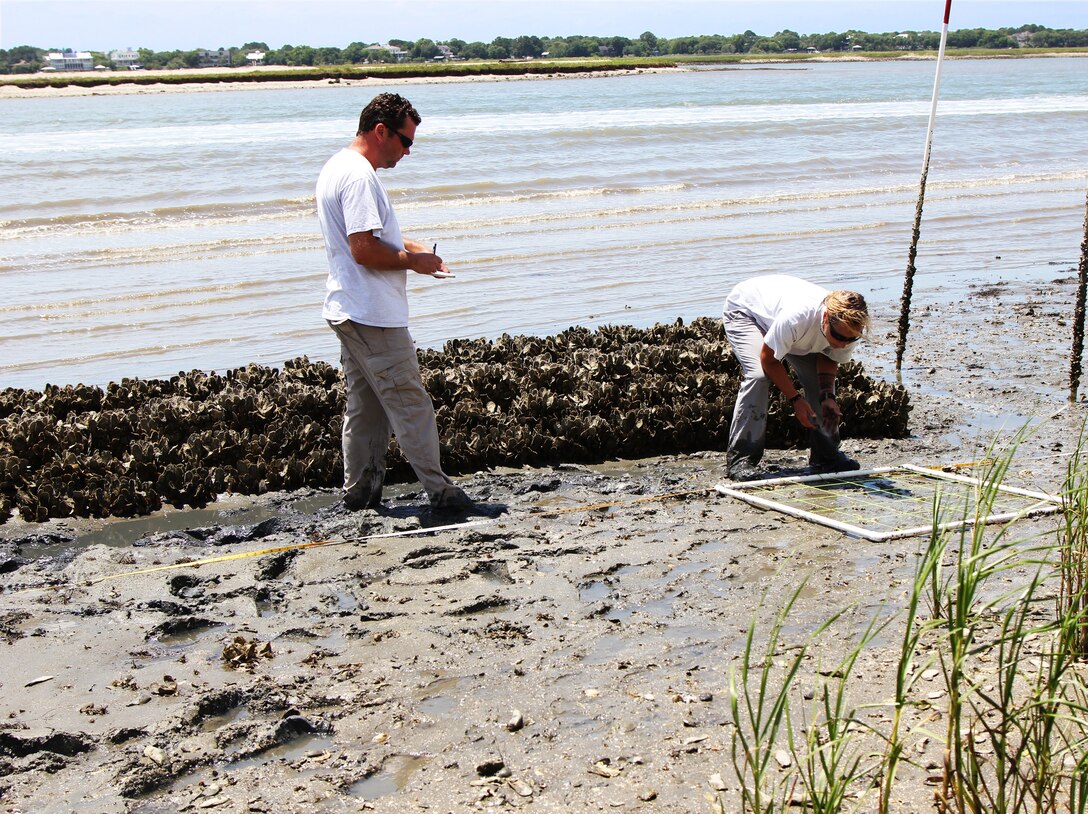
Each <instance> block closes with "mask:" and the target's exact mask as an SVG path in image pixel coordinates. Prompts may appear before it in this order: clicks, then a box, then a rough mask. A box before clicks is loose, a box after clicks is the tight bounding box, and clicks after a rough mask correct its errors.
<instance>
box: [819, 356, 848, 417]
mask: <svg viewBox="0 0 1088 814" xmlns="http://www.w3.org/2000/svg"><path fill="white" fill-rule="evenodd" d="M838 373H839V363H838V362H836V361H835V360H834V359H831V358H830V357H827V356H824V355H823V354H822V353H821V354H819V355H818V356H817V357H816V382H817V383H818V384H819V386H820V412H821V413H823V415H822V416H821V419H822V421H823V425H824V429H825V430H826V431H827V432H835V431H836V430H837V429H838V428H839V424H840V423H841V422H842V410H840V409H839V402H838V401H837V400H836V399H835V377H836V376H837V375H838Z"/></svg>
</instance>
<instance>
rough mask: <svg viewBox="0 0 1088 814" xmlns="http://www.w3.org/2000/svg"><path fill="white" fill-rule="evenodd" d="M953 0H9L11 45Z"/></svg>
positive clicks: (774, 23) (541, 24)
mask: <svg viewBox="0 0 1088 814" xmlns="http://www.w3.org/2000/svg"><path fill="white" fill-rule="evenodd" d="M944 6H945V0H865V1H864V2H861V1H860V0H745V2H739V0H350V1H348V0H0V48H11V47H12V46H15V45H33V46H37V47H39V48H71V49H73V50H77V51H110V50H112V49H114V48H125V47H133V48H150V49H152V50H155V51H172V50H175V49H178V50H183V51H187V50H192V49H194V48H220V47H232V46H238V45H242V44H244V43H248V42H263V43H266V44H267V45H268V46H270V47H272V48H279V47H281V46H283V45H312V46H314V47H320V46H336V47H339V48H343V47H344V46H346V45H348V44H349V43H350V42H355V41H358V42H365V43H372V42H386V41H388V40H389V39H390V38H393V39H402V40H417V39H420V38H423V37H426V38H428V39H432V40H435V41H439V42H441V41H444V40H448V39H453V38H457V39H462V40H465V41H468V42H472V41H476V40H479V41H482V42H490V41H491V40H493V39H494V38H495V37H500V36H501V37H516V36H518V35H521V34H532V35H536V36H541V37H543V36H570V35H574V34H586V35H597V36H624V37H631V38H634V37H638V36H639V35H640V34H642V33H643V32H644V31H652V32H653V33H654V34H656V35H657V36H658V37H670V38H671V37H680V36H688V35H697V34H724V35H729V34H738V33H741V32H743V31H745V30H749V29H750V30H752V31H754V32H755V33H756V34H761V35H771V34H774V33H776V32H778V31H781V30H783V29H786V28H788V29H791V30H793V31H796V32H798V33H799V34H813V33H827V32H829V31H837V32H838V31H846V30H849V29H856V30H859V31H868V32H873V33H879V32H886V31H905V30H912V31H923V30H928V31H939V30H940V28H941V23H942V20H943V17H944ZM1025 23H1037V24H1039V25H1045V26H1047V27H1049V28H1075V29H1088V2H1086V0H952V7H951V15H950V19H949V29H951V30H955V29H957V28H1002V27H1007V26H1019V25H1023V24H1025Z"/></svg>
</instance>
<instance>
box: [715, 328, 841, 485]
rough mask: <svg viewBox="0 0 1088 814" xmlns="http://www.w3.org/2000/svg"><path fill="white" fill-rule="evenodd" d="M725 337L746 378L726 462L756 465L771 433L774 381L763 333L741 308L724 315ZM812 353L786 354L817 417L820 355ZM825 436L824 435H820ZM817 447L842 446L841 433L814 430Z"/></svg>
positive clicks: (820, 410)
mask: <svg viewBox="0 0 1088 814" xmlns="http://www.w3.org/2000/svg"><path fill="white" fill-rule="evenodd" d="M723 324H724V326H725V338H726V339H727V340H728V341H729V345H730V347H732V348H733V354H734V355H735V356H736V357H737V361H738V362H739V363H740V369H741V372H742V373H743V376H744V378H743V380H742V381H741V383H740V388H739V389H738V390H737V402H736V405H735V406H734V407H733V423H732V424H730V426H729V451H728V453H727V454H726V465H730V464H732V463H734V462H735V461H739V460H742V459H747V460H748V462H749V463H751V464H752V465H755V464H758V463H759V462H760V460H761V459H762V458H763V450H764V448H765V446H766V435H767V400H768V398H769V396H770V388H771V382H770V380H769V379H768V378H767V375H766V374H765V373H764V372H763V364H762V363H761V362H760V360H759V354H760V351H761V350H762V349H763V332H762V331H761V330H760V329H759V326H758V325H756V323H755V321H754V320H753V319H752V318H751V317H750V316H748V315H747V314H745V313H743V312H740V311H729V312H726V313H725V315H724V316H723ZM818 355H819V354H816V353H809V354H805V355H804V356H795V355H794V354H786V359H785V362H786V364H787V366H788V367H789V368H790V369H791V370H792V371H793V372H794V374H795V375H796V376H797V379H798V380H799V381H800V382H801V390H802V392H803V393H804V396H805V399H806V400H807V401H808V403H809V404H811V405H812V409H813V410H815V411H816V415H817V416H821V415H823V408H822V407H821V405H820V401H819V399H820V385H819V379H818V378H817V375H816V357H817V356H818ZM821 435H822V436H823V437H822V438H820V437H818V436H821ZM810 443H811V444H812V445H813V448H814V450H815V448H816V447H817V446H821V447H822V446H826V445H830V446H829V447H828V448H829V449H830V450H837V449H838V447H839V437H838V433H833V434H830V435H829V434H826V433H823V431H822V430H814V431H811V432H810Z"/></svg>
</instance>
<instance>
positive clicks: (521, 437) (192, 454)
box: [0, 318, 910, 522]
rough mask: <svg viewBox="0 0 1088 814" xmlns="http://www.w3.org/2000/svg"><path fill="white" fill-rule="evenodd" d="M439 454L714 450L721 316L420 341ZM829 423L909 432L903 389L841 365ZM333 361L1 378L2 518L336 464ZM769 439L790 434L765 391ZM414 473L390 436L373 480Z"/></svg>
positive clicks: (718, 440) (726, 395)
mask: <svg viewBox="0 0 1088 814" xmlns="http://www.w3.org/2000/svg"><path fill="white" fill-rule="evenodd" d="M419 357H420V367H421V369H422V371H423V378H424V382H425V383H426V385H427V389H428V391H429V392H430V393H431V397H432V399H433V401H434V405H435V410H436V414H437V418H438V428H439V433H440V435H441V437H442V439H443V450H442V460H443V467H444V468H445V469H446V471H447V472H449V473H450V474H465V473H469V472H473V471H478V470H480V469H484V468H487V467H493V466H499V465H503V466H521V465H547V464H555V463H562V462H593V461H601V460H605V459H608V458H612V457H625V458H637V457H644V456H648V455H661V454H670V453H680V452H691V451H695V450H706V449H718V450H721V449H724V448H725V446H726V442H727V439H728V432H729V421H730V417H731V414H732V410H733V402H734V399H735V396H736V392H737V386H738V384H739V367H738V365H737V362H736V360H735V359H734V357H733V354H732V352H731V351H730V350H729V346H728V344H727V343H726V341H725V338H724V335H723V333H722V329H721V323H720V321H718V320H713V319H709V318H702V319H698V320H696V321H695V322H693V323H691V324H690V325H685V324H683V323H682V322H679V321H678V322H677V323H675V324H671V325H656V326H654V327H651V328H645V329H642V328H634V327H630V326H604V327H601V328H599V329H597V330H589V329H587V328H570V329H568V330H566V331H563V332H561V333H559V334H557V335H555V336H550V337H532V336H517V337H512V336H508V335H503V336H502V337H500V338H499V339H497V340H494V341H490V340H485V339H478V340H453V341H450V342H448V343H447V344H446V345H445V347H444V348H443V349H442V350H440V351H435V350H421V351H420V352H419ZM838 390H839V401H840V404H841V405H842V408H843V413H844V414H846V415H847V416H849V422H848V424H847V425H846V427H845V429H844V435H850V436H853V437H865V438H899V437H903V436H905V435H906V434H907V417H908V413H909V411H910V406H909V401H908V397H907V393H906V391H905V390H904V389H903V388H902V387H899V386H896V385H892V384H889V383H887V382H882V381H874V380H872V379H871V378H869V377H867V376H866V375H865V374H864V372H863V370H862V368H861V366H860V365H859V364H856V363H851V364H848V365H844V366H843V367H842V368H841V370H840V374H839V387H838ZM343 406H344V385H343V378H342V375H341V373H340V371H339V370H338V369H337V368H334V367H332V366H331V365H328V364H325V363H323V362H310V361H309V360H307V359H306V358H305V357H302V358H298V359H293V360H290V361H287V362H285V363H284V365H283V369H282V370H278V369H275V368H268V367H262V366H259V365H254V364H251V365H248V366H246V367H243V368H237V369H234V370H229V371H227V372H226V373H224V374H222V375H219V374H216V373H205V372H201V371H191V372H188V373H184V372H183V373H179V374H178V375H177V376H173V377H171V378H170V379H161V380H145V379H122V380H121V381H120V382H119V383H117V382H114V383H110V384H109V385H108V386H107V387H105V388H104V389H103V388H101V387H92V386H87V385H82V384H80V385H66V386H63V387H61V386H55V385H46V387H45V388H44V390H42V391H35V390H21V389H13V388H7V389H5V390H3V391H0V522H3V521H5V520H7V519H8V518H9V517H10V516H11V514H12V512H13V511H14V510H16V509H17V510H18V512H19V514H20V516H21V517H23V518H24V519H26V520H29V521H33V522H40V521H43V520H46V519H47V518H50V517H70V516H76V517H105V516H111V515H113V516H122V517H125V516H135V515H140V514H146V513H148V512H151V511H154V510H156V509H158V508H160V507H161V506H162V505H164V504H172V505H174V506H182V505H189V506H194V507H198V506H203V505H206V504H207V503H208V502H210V501H213V500H214V499H215V497H216V496H217V495H219V494H222V493H227V492H233V493H240V494H260V493H264V492H268V491H277V490H289V489H296V488H299V487H303V486H310V487H331V486H336V485H339V483H340V482H341V480H342V462H341V456H340V429H341V416H342V412H343ZM767 441H768V445H769V446H780V447H781V446H791V445H794V444H797V443H799V442H801V441H802V430H801V429H800V427H799V426H798V424H797V422H796V421H794V420H793V419H792V411H790V410H789V409H788V407H787V406H786V405H784V404H783V403H782V402H781V400H778V399H772V403H771V408H770V414H769V416H768V430H767ZM412 477H413V475H412V473H411V470H410V468H409V467H408V465H407V464H406V462H405V461H404V458H403V457H402V456H401V454H400V452H399V449H398V448H397V445H396V439H394V440H393V442H392V444H391V445H390V457H389V470H388V474H387V480H389V481H391V482H392V481H397V480H408V479H411V478H412Z"/></svg>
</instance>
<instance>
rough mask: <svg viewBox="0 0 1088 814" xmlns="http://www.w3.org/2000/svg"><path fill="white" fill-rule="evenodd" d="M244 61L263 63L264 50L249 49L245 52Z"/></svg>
mask: <svg viewBox="0 0 1088 814" xmlns="http://www.w3.org/2000/svg"><path fill="white" fill-rule="evenodd" d="M246 62H248V63H249V64H250V65H264V51H250V52H249V53H248V54H246Z"/></svg>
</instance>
